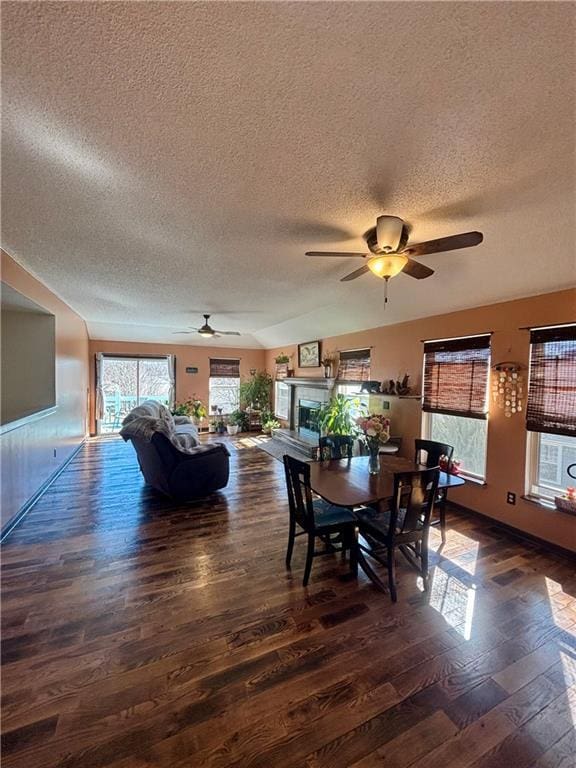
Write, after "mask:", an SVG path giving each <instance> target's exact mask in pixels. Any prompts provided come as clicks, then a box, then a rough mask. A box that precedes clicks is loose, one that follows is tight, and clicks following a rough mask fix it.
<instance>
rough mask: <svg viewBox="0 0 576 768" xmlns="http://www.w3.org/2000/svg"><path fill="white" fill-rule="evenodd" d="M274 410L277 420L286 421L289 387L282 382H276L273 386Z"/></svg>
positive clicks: (287, 416) (288, 408)
mask: <svg viewBox="0 0 576 768" xmlns="http://www.w3.org/2000/svg"><path fill="white" fill-rule="evenodd" d="M274 388H275V396H274V410H275V412H276V416H277V417H278V418H279V419H288V418H289V410H290V387H289V386H288V384H285V383H284V382H283V381H277V382H276V383H275V385H274Z"/></svg>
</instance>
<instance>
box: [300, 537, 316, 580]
mask: <svg viewBox="0 0 576 768" xmlns="http://www.w3.org/2000/svg"><path fill="white" fill-rule="evenodd" d="M315 539H316V537H315V536H314V534H313V533H309V534H308V549H307V550H306V566H305V568H304V581H303V582H302V583H303V586H305V587H307V586H308V581H309V579H310V571H311V570H312V560H313V559H314V545H315V543H316V542H315Z"/></svg>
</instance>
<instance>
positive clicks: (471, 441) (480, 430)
mask: <svg viewBox="0 0 576 768" xmlns="http://www.w3.org/2000/svg"><path fill="white" fill-rule="evenodd" d="M426 421H427V422H428V424H427V431H426V434H427V437H428V439H429V440H437V441H438V442H439V443H448V445H452V446H454V458H455V459H458V461H461V462H462V470H463V471H464V472H465V473H466V474H467V475H470V476H471V477H477V478H478V479H479V480H481V479H483V478H484V477H485V476H486V445H487V438H488V422H487V421H482V420H481V419H467V418H466V417H465V416H449V415H448V414H446V413H430V414H428V418H427V419H426Z"/></svg>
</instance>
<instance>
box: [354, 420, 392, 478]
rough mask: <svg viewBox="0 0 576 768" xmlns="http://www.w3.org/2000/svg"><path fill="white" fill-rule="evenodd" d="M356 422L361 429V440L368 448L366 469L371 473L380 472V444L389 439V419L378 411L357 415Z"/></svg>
mask: <svg viewBox="0 0 576 768" xmlns="http://www.w3.org/2000/svg"><path fill="white" fill-rule="evenodd" d="M356 424H357V425H358V426H359V427H360V429H361V431H362V440H363V442H364V444H365V445H366V447H367V448H368V454H369V457H370V458H369V461H368V471H369V472H370V474H371V475H377V474H379V472H380V446H381V445H384V443H387V442H388V440H389V439H390V419H387V418H386V417H385V416H382V415H381V414H378V413H372V414H370V415H369V416H359V417H358V418H357V419H356Z"/></svg>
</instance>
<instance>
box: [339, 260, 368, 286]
mask: <svg viewBox="0 0 576 768" xmlns="http://www.w3.org/2000/svg"><path fill="white" fill-rule="evenodd" d="M368 271H369V270H368V265H367V264H365V265H364V266H363V267H360V269H356V270H354V272H350V274H349V275H346V277H341V278H340V282H341V283H347V282H348V281H349V280H356V278H357V277H361V276H362V275H364V274H366V272H368Z"/></svg>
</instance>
